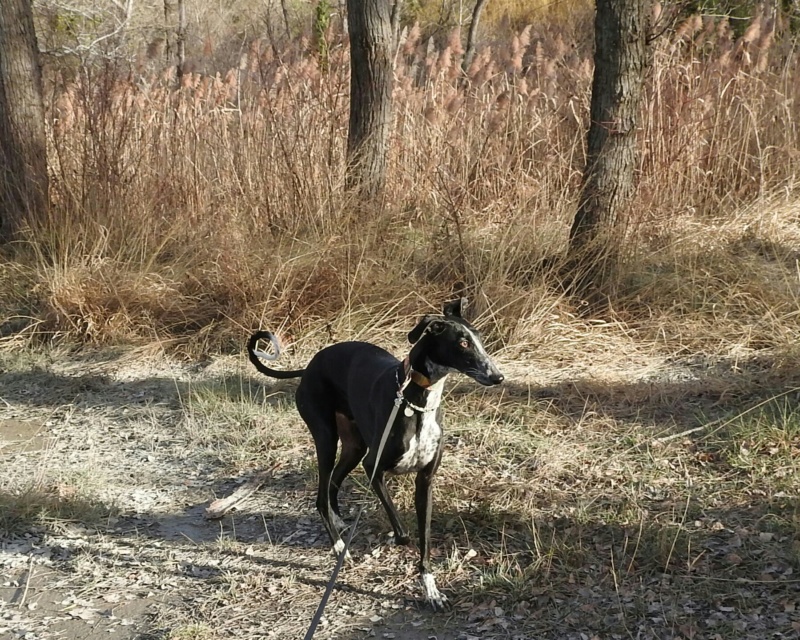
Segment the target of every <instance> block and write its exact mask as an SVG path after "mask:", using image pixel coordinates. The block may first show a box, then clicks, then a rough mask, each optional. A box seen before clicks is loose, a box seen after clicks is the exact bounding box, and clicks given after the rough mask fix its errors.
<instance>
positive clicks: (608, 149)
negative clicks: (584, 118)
mask: <svg viewBox="0 0 800 640" xmlns="http://www.w3.org/2000/svg"><path fill="white" fill-rule="evenodd" d="M648 17H649V2H648V0H597V13H596V17H595V53H594V63H595V66H594V77H593V80H592V100H591V109H590V115H591V123H590V125H589V132H588V137H587V159H586V168H585V170H584V175H583V182H582V187H581V194H580V200H579V204H578V211H577V213H576V215H575V219H574V221H573V224H572V228H571V230H570V238H569V239H570V247H569V251H570V258H571V260H572V261H573V263H574V262H575V261H578V262H580V263H581V264H582V265H583V268H584V269H585V270H586V273H585V278H586V279H588V280H602V277H603V271H604V269H605V266H607V265H608V264H609V263H613V258H614V254H615V251H614V248H615V247H616V246H617V245H618V244H619V234H620V233H621V231H622V228H623V222H624V220H623V218H622V216H623V213H624V209H625V207H626V205H627V204H628V202H629V201H630V198H631V196H632V195H633V191H634V186H635V182H634V178H635V176H634V173H635V168H636V127H637V122H638V117H639V112H640V106H641V101H642V95H643V87H644V81H645V77H646V73H647V69H648V67H649V65H650V58H651V51H650V46H649V43H648V33H649V24H648ZM595 284H599V283H598V282H595Z"/></svg>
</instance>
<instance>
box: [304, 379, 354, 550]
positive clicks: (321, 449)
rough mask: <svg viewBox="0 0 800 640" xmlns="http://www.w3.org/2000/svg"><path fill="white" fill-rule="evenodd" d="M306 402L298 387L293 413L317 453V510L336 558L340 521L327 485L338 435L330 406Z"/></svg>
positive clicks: (338, 546)
mask: <svg viewBox="0 0 800 640" xmlns="http://www.w3.org/2000/svg"><path fill="white" fill-rule="evenodd" d="M310 397H311V398H312V399H313V401H310V400H309V396H307V394H306V392H305V390H304V388H303V387H302V384H301V386H300V387H299V388H298V390H297V396H296V398H297V410H298V411H299V412H300V415H301V417H302V418H303V420H304V421H305V423H306V425H307V426H308V429H309V431H311V435H312V437H313V438H314V447H315V448H316V450H317V467H318V471H319V487H318V488H317V511H319V515H320V516H321V517H322V523H323V524H324V525H325V529H326V530H327V532H328V535H329V536H330V538H331V543H332V544H333V552H334V553H335V554H336V555H338V554H340V553H341V552H342V551H343V550H344V541H343V540H342V536H341V533H340V531H339V528H338V527H337V526H336V521H337V520H339V522H341V518H339V516H338V515H337V514H336V513H335V512H334V510H333V508H332V505H331V501H330V484H331V476H332V475H333V468H334V463H335V462H336V448H337V445H338V436H337V432H336V413H335V411H334V409H333V407H327V406H324V405H320V404H318V403H317V402H316V396H310Z"/></svg>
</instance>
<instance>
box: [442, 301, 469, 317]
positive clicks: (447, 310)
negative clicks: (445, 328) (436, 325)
mask: <svg viewBox="0 0 800 640" xmlns="http://www.w3.org/2000/svg"><path fill="white" fill-rule="evenodd" d="M466 306H467V299H466V298H459V299H458V300H453V301H452V302H446V303H445V305H444V315H446V316H456V317H457V318H460V317H461V310H462V309H463V308H464V307H466Z"/></svg>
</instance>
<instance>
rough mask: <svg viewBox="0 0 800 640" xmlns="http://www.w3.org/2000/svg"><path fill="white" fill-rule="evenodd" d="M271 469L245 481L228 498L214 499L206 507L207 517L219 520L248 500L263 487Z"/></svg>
mask: <svg viewBox="0 0 800 640" xmlns="http://www.w3.org/2000/svg"><path fill="white" fill-rule="evenodd" d="M270 473H271V472H270V471H260V472H259V473H257V474H255V475H254V476H253V477H252V478H250V479H249V480H248V481H247V482H245V483H244V484H243V485H242V486H241V487H239V488H238V489H236V491H234V492H233V493H232V494H231V495H229V496H228V497H227V498H219V499H218V500H214V502H212V503H211V504H210V505H208V507H206V516H205V517H206V519H207V520H218V519H219V518H221V517H222V516H224V515H225V514H226V513H228V512H229V511H230V510H231V509H233V508H234V507H237V506H239V505H240V504H241V503H242V502H244V501H245V500H247V499H248V498H249V497H250V496H251V495H253V494H254V493H255V492H256V491H258V490H259V489H260V488H261V485H263V484H264V483H265V482H266V481H267V479H268V478H269V476H270Z"/></svg>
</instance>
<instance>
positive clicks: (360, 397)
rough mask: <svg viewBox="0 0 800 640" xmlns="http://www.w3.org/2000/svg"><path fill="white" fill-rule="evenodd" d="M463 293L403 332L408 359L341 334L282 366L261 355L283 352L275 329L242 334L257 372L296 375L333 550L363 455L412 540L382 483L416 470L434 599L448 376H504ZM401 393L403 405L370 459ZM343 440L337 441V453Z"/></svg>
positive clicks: (486, 379)
mask: <svg viewBox="0 0 800 640" xmlns="http://www.w3.org/2000/svg"><path fill="white" fill-rule="evenodd" d="M464 302H465V301H464V299H463V298H462V299H460V300H455V301H453V302H449V303H447V304H445V305H444V315H443V316H433V315H426V316H424V317H423V318H422V319H421V320H420V322H419V324H417V326H416V327H414V329H413V330H412V331H411V332H410V333H409V334H408V340H409V342H410V343H411V344H413V345H414V346H413V347H412V349H411V353H410V354H409V355H408V357H407V358H406V359H405V361H404V362H400V361H399V360H397V358H395V357H394V356H393V355H392V354H390V353H389V352H387V351H385V350H384V349H381V348H380V347H377V346H375V345H373V344H370V343H368V342H342V343H339V344H334V345H332V346H330V347H326V348H325V349H322V350H321V351H319V352H318V353H317V354H316V355H315V356H314V357H313V358H312V359H311V362H309V363H308V366H307V367H306V368H305V369H299V370H296V371H279V370H276V369H270V368H269V367H267V366H266V365H264V363H263V362H262V361H261V359H267V360H275V359H276V358H277V357H278V355H279V353H280V350H279V347H278V342H277V340H276V338H275V336H274V335H273V334H272V333H270V332H268V331H259V332H257V333H255V334H253V335H252V336H251V337H250V340H249V342H248V344H247V351H248V354H249V357H250V361H251V362H252V363H253V364H254V365H255V367H256V369H258V370H259V371H260V372H261V373H263V374H265V375H267V376H270V377H272V378H280V379H286V378H302V380H301V381H300V385H299V386H298V388H297V395H296V398H295V401H296V403H297V410H298V411H299V412H300V415H301V417H302V418H303V420H304V421H305V423H306V424H307V425H308V428H309V430H310V431H311V435H312V436H313V438H314V445H315V446H316V450H317V461H318V464H319V490H318V493H317V509H318V510H319V513H320V515H321V516H322V520H323V522H324V523H325V528H326V529H327V530H328V533H329V534H330V537H331V541H332V542H333V550H334V552H335V553H337V554H338V553H341V552H342V550H343V549H344V546H345V545H344V542H343V541H342V538H341V532H342V531H343V530H345V529H346V526H345V524H344V522H343V521H342V518H341V514H340V512H339V502H338V493H339V487H341V486H342V482H343V481H344V479H345V478H346V477H347V474H349V473H350V472H351V471H352V470H353V469H355V467H356V466H357V465H358V463H359V462H361V461H362V460H363V465H364V469H366V471H367V473H368V474H369V475H370V476H371V477H373V481H372V488H373V489H374V490H375V493H376V494H377V495H378V499H379V500H380V501H381V504H383V506H384V508H385V509H386V513H387V514H388V516H389V520H390V521H391V523H392V528H393V529H394V537H395V541H396V542H397V543H398V544H408V542H409V537H408V533H407V532H406V530H405V529H404V528H403V525H402V523H401V522H400V518H399V516H398V515H397V509H396V508H395V506H394V504H393V503H392V499H391V497H390V496H389V494H388V492H387V490H386V484H385V481H384V473H386V472H388V473H392V474H403V473H411V472H412V471H415V472H416V473H417V478H416V492H415V497H414V505H415V507H416V512H417V525H418V528H419V538H420V544H419V547H420V549H419V550H420V563H419V570H420V576H421V578H422V583H423V586H424V588H425V596H426V599H427V600H428V602H430V603H431V605H432V606H433V607H434V609H436V608H443V607H444V606H445V604H446V603H447V598H446V597H445V596H444V594H442V593H440V592H439V590H438V589H437V588H436V581H435V580H434V578H433V575H432V574H431V570H430V528H431V485H432V479H433V475H434V474H435V473H436V469H437V468H438V467H439V461H440V460H441V457H442V429H441V427H440V426H439V413H440V407H439V405H440V402H441V398H442V390H443V388H444V380H445V378H446V377H447V374H448V373H450V372H452V371H459V372H461V373H463V374H466V375H468V376H469V377H470V378H472V379H474V380H476V381H477V382H479V383H480V384H482V385H486V386H490V385H495V384H499V383H501V382H502V381H503V374H502V373H500V371H499V370H498V369H497V367H496V366H495V364H494V363H493V362H492V360H491V358H490V357H489V355H488V354H487V353H486V349H485V348H484V346H483V343H482V342H481V338H480V334H479V333H478V332H477V331H476V330H475V329H474V328H473V327H472V325H470V324H469V322H467V321H466V320H464V319H463V318H462V317H461V307H462V305H463V304H464ZM259 340H269V341H271V342H272V344H273V347H274V349H275V354H274V355H267V354H266V353H264V352H262V351H259V350H257V348H256V347H257V345H258V342H259ZM398 393H400V394H401V396H400V399H401V404H400V407H399V408H400V410H399V411H397V412H396V415H395V419H394V422H393V423H392V425H391V431H390V433H389V435H388V437H387V439H386V444H385V446H384V449H383V452H382V453H381V457H380V460H379V461H376V457H377V456H376V454H377V452H378V448H379V444H380V441H381V436H382V435H383V431H384V429H385V428H386V427H387V423H388V421H389V418H390V416H391V412H392V408H393V405H394V402H395V400H396V399H397V398H398ZM339 441H341V443H342V450H341V454H340V455H339V460H338V462H337V461H336V449H337V443H338V442H339ZM334 463H335V464H334ZM373 472H374V476H373Z"/></svg>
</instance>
